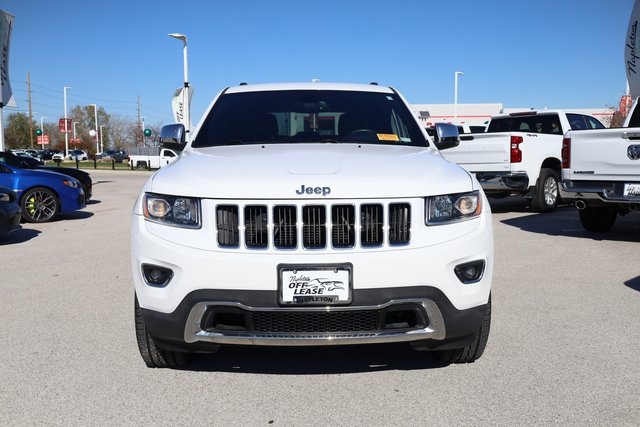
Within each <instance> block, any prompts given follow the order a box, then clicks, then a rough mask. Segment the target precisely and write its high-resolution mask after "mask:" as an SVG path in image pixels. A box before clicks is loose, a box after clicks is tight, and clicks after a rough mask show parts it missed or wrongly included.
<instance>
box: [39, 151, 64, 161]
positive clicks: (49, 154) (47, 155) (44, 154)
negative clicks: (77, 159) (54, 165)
mask: <svg viewBox="0 0 640 427" xmlns="http://www.w3.org/2000/svg"><path fill="white" fill-rule="evenodd" d="M57 153H62V152H61V151H60V150H42V151H41V152H40V158H41V159H42V160H53V155H54V154H57ZM63 156H64V155H63ZM60 160H62V158H60Z"/></svg>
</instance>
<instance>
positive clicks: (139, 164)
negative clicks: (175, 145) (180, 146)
mask: <svg viewBox="0 0 640 427" xmlns="http://www.w3.org/2000/svg"><path fill="white" fill-rule="evenodd" d="M131 151H132V152H131V154H129V165H130V166H131V168H136V169H160V168H161V167H163V166H166V165H168V164H169V163H171V162H173V161H175V160H176V159H177V158H178V156H179V155H180V151H179V150H175V149H172V148H166V147H148V148H138V149H135V148H134V149H132V150H131Z"/></svg>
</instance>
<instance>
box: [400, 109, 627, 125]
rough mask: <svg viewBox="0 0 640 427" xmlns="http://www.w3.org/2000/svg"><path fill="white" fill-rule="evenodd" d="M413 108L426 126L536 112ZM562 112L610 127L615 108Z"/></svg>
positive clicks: (473, 122) (471, 122)
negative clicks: (576, 114) (571, 113)
mask: <svg viewBox="0 0 640 427" xmlns="http://www.w3.org/2000/svg"><path fill="white" fill-rule="evenodd" d="M411 108H412V109H413V111H415V113H416V114H417V115H418V116H419V117H420V120H421V121H423V122H424V123H425V126H433V124H434V123H439V122H445V123H456V124H467V125H484V124H486V123H487V122H488V121H489V119H490V118H491V117H492V116H495V115H497V114H510V113H519V112H523V111H536V109H534V108H506V107H504V106H503V105H502V104H412V105H411ZM545 109H546V108H545ZM541 110H544V109H541ZM562 110H566V111H571V112H576V113H582V114H589V115H591V116H594V117H596V118H597V119H598V120H600V121H601V122H602V123H603V124H604V125H605V126H609V123H611V118H612V117H613V112H614V109H613V108H606V107H601V108H575V109H574V108H571V109H569V108H562ZM537 111H540V110H537Z"/></svg>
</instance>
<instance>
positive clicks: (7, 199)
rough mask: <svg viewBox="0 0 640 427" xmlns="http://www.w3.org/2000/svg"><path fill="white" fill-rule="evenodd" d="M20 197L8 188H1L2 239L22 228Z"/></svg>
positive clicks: (0, 218) (0, 232) (0, 235)
mask: <svg viewBox="0 0 640 427" xmlns="http://www.w3.org/2000/svg"><path fill="white" fill-rule="evenodd" d="M17 200H18V196H16V193H15V192H13V191H11V189H9V188H7V187H0V237H4V236H6V235H7V234H9V233H10V232H12V231H14V230H17V229H18V228H20V205H18V201H17Z"/></svg>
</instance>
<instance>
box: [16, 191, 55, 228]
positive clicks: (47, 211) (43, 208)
mask: <svg viewBox="0 0 640 427" xmlns="http://www.w3.org/2000/svg"><path fill="white" fill-rule="evenodd" d="M20 207H21V208H22V218H23V219H24V220H25V221H27V222H47V221H51V220H52V219H53V218H54V217H55V216H56V215H57V214H58V211H59V210H60V203H59V202H58V198H57V197H56V195H55V194H54V193H53V191H51V190H49V189H48V188H44V187H35V188H32V189H30V190H28V191H27V192H26V193H24V195H23V196H22V200H21V201H20Z"/></svg>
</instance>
